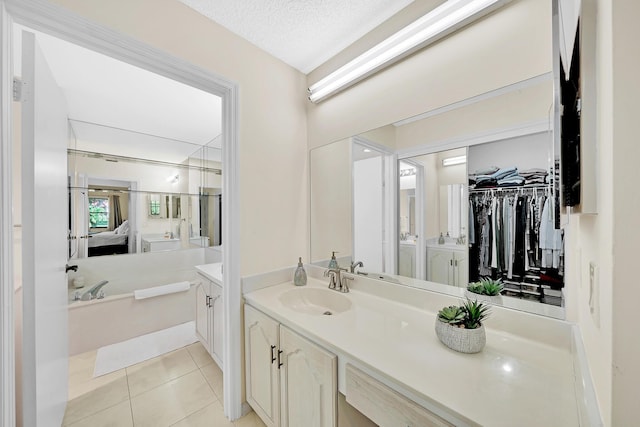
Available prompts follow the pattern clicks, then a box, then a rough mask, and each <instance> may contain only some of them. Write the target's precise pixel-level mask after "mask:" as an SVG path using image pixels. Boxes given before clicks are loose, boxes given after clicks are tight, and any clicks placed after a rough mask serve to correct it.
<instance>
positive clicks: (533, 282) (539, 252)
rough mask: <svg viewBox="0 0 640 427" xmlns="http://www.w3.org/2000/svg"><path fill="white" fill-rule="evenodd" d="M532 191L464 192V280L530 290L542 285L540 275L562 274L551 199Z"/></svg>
mask: <svg viewBox="0 0 640 427" xmlns="http://www.w3.org/2000/svg"><path fill="white" fill-rule="evenodd" d="M538 190H540V189H538V188H526V189H523V188H514V189H500V190H495V189H489V190H475V191H474V190H472V191H471V192H470V194H469V215H470V220H469V229H470V230H472V229H473V230H474V233H473V236H474V237H473V241H472V239H471V237H470V240H469V256H470V258H472V259H471V260H470V269H471V270H470V272H469V278H470V280H477V278H479V277H483V276H490V277H493V278H504V279H505V280H508V281H510V282H512V283H522V284H523V285H527V286H528V289H530V288H532V287H533V288H536V287H537V286H538V285H539V284H540V283H542V281H541V280H540V276H541V273H544V275H549V274H550V270H557V271H555V272H551V275H553V276H554V277H555V276H559V277H562V276H563V268H564V262H563V260H564V253H563V247H564V242H563V234H562V230H559V229H556V228H555V215H554V209H555V206H554V203H553V200H554V198H552V197H547V194H546V188H545V189H542V190H540V191H538ZM472 216H473V221H472V220H471V217H472ZM470 236H471V234H470ZM541 270H544V271H541Z"/></svg>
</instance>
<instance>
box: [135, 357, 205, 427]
mask: <svg viewBox="0 0 640 427" xmlns="http://www.w3.org/2000/svg"><path fill="white" fill-rule="evenodd" d="M216 400H217V399H216V396H215V394H213V392H212V391H211V388H210V387H209V385H208V384H207V382H206V380H205V379H204V376H203V375H202V373H201V372H200V370H199V369H197V370H195V371H193V372H191V373H189V374H186V375H184V376H182V377H180V378H178V379H175V380H172V381H170V382H168V383H166V384H163V385H161V386H159V387H156V388H154V389H152V390H150V391H147V392H145V393H143V394H141V395H139V396H135V397H132V399H131V407H132V409H133V421H134V425H135V426H136V427H144V426H149V427H164V426H170V425H172V424H175V423H177V422H178V421H180V420H182V419H183V418H186V417H188V416H189V415H191V414H193V413H194V412H197V411H199V410H200V409H202V408H204V407H205V406H207V405H210V404H212V403H213V402H215V401H216Z"/></svg>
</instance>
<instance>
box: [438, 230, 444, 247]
mask: <svg viewBox="0 0 640 427" xmlns="http://www.w3.org/2000/svg"><path fill="white" fill-rule="evenodd" d="M438 244H439V245H444V236H443V235H442V233H440V237H438Z"/></svg>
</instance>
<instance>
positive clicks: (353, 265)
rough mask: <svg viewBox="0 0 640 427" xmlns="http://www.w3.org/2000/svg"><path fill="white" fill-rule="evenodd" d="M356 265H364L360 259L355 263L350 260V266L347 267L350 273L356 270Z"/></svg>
mask: <svg viewBox="0 0 640 427" xmlns="http://www.w3.org/2000/svg"><path fill="white" fill-rule="evenodd" d="M357 267H364V264H363V263H362V261H358V262H356V263H354V262H353V261H351V267H350V269H349V272H350V273H355V272H356V268H357Z"/></svg>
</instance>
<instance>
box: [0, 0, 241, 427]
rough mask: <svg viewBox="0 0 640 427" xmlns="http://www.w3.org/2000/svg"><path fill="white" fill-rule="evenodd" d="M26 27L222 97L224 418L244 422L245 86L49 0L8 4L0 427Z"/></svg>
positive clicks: (0, 89)
mask: <svg viewBox="0 0 640 427" xmlns="http://www.w3.org/2000/svg"><path fill="white" fill-rule="evenodd" d="M14 23H18V24H22V25H25V26H27V27H29V28H33V29H34V30H38V31H42V32H44V33H48V34H51V35H53V36H56V37H59V38H61V39H64V40H67V41H70V42H72V43H75V44H78V45H80V46H83V47H85V48H88V49H91V50H94V51H96V52H99V53H103V54H106V55H108V56H111V57H113V58H116V59H118V60H121V61H124V62H126V63H129V64H132V65H135V66H138V67H141V68H143V69H146V70H149V71H151V72H154V73H157V74H160V75H163V76H165V77H168V78H170V79H173V80H176V81H179V82H182V83H184V84H187V85H190V86H193V87H195V88H198V89H201V90H204V91H206V92H209V93H212V94H214V95H217V96H220V97H221V98H222V156H223V162H224V164H225V165H226V166H225V171H226V173H225V180H224V182H223V194H226V195H227V196H226V197H225V199H226V203H224V204H223V225H222V227H223V233H224V235H225V236H226V238H225V239H224V240H223V245H222V247H223V263H224V270H225V274H224V277H223V283H224V289H225V293H224V297H223V304H224V313H225V351H224V359H225V361H226V363H225V364H224V376H225V382H224V412H225V415H226V416H227V417H229V418H230V419H231V420H235V419H237V418H239V417H240V416H241V415H242V363H241V360H242V358H241V356H242V347H241V345H242V344H241V340H240V335H241V334H240V333H239V332H240V325H241V318H240V310H238V309H237V308H238V307H240V305H241V296H242V295H241V289H240V265H239V264H240V263H239V255H240V226H239V224H238V221H230V219H232V218H239V217H240V215H239V214H240V210H239V153H238V151H239V150H238V139H239V120H238V119H239V118H238V115H239V106H238V102H239V95H238V91H239V88H238V85H237V84H236V83H235V82H233V81H231V80H228V79H226V78H224V77H221V76H219V75H216V74H214V73H212V72H211V71H209V70H206V69H204V68H201V67H198V66H195V65H193V64H191V63H189V62H187V61H185V60H183V59H179V58H177V57H174V56H172V55H170V54H168V53H166V52H164V51H162V50H160V49H157V48H154V47H152V46H149V45H147V44H145V43H142V42H140V41H137V40H136V39H134V38H132V37H129V36H127V35H124V34H122V33H119V32H116V31H114V30H111V29H110V28H107V27H104V26H102V25H98V24H96V23H94V22H92V21H90V20H88V19H85V18H83V17H80V16H78V15H76V14H74V13H73V12H70V11H68V10H67V9H64V8H62V7H60V6H57V5H54V4H51V3H48V2H46V1H44V0H31V1H29V2H25V1H22V0H0V46H1V47H2V59H1V64H0V97H1V104H0V125H1V126H0V127H1V129H2V130H1V133H0V176H1V177H2V180H1V184H0V185H1V190H2V197H1V201H0V233H1V234H2V236H4V238H3V239H2V241H1V242H0V307H1V308H2V310H1V313H2V314H1V315H0V375H1V377H0V395H1V396H2V398H1V399H0V425H1V426H13V425H15V419H16V413H15V360H14V354H15V333H14V328H15V325H14V318H13V316H14V307H13V294H14V283H13V273H14V269H13V221H12V209H11V204H12V197H13V194H12V185H13V171H12V161H13V150H12V135H13V129H12V114H11V109H12V98H13V95H12V94H13V87H12V86H13V64H12V58H11V54H12V38H13V37H12V31H13V24H14Z"/></svg>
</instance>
